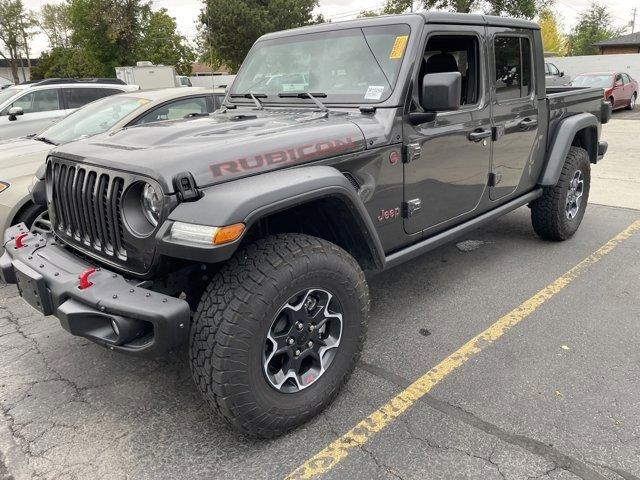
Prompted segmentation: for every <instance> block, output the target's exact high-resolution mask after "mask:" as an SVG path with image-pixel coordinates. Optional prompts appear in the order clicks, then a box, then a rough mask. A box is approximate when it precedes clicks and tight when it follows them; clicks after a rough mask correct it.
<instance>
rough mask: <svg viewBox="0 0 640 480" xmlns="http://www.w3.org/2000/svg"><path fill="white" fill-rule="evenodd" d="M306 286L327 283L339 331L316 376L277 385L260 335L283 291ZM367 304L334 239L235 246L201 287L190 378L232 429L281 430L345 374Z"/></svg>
mask: <svg viewBox="0 0 640 480" xmlns="http://www.w3.org/2000/svg"><path fill="white" fill-rule="evenodd" d="M307 288H322V289H326V290H329V291H331V292H332V294H333V295H334V296H335V297H336V298H337V299H338V301H339V303H340V305H341V309H342V311H343V322H342V325H343V326H342V338H341V341H340V345H339V347H338V349H337V352H336V354H335V357H333V361H332V362H331V363H330V364H329V366H328V368H327V369H326V371H325V372H324V374H322V375H321V376H319V377H318V378H317V380H316V381H315V383H313V384H311V385H309V386H308V387H306V388H305V389H302V390H299V391H297V392H295V393H283V392H282V391H279V390H277V389H276V388H274V387H273V386H272V385H271V384H270V383H269V382H268V380H267V376H266V374H265V372H264V370H263V358H264V357H263V351H264V346H265V341H266V335H267V332H268V331H269V329H270V328H271V325H272V323H273V321H274V318H275V316H276V314H277V313H278V312H279V311H280V309H281V308H282V306H283V305H285V304H286V303H287V301H288V299H289V298H291V296H292V295H295V294H296V292H299V291H302V290H304V289H307ZM368 311H369V290H368V285H367V282H366V279H365V276H364V273H363V272H362V270H361V269H360V266H359V265H358V263H357V262H356V260H355V259H354V258H353V257H352V256H351V255H349V254H348V253H347V252H345V251H344V250H343V249H341V248H340V247H338V246H336V245H334V244H332V243H330V242H327V241H325V240H322V239H319V238H316V237H312V236H308V235H301V234H283V235H274V236H269V237H266V238H264V239H261V240H258V241H256V242H255V243H252V244H250V245H248V246H246V247H245V248H243V249H242V250H240V251H238V252H237V253H236V254H235V255H234V257H233V258H231V259H230V260H229V261H228V262H227V264H226V265H225V266H224V267H222V269H221V270H220V272H219V273H217V274H216V275H215V277H214V278H213V279H212V281H211V283H210V284H209V285H208V287H207V288H206V290H205V291H204V293H203V295H202V299H201V301H200V304H199V305H198V309H197V312H196V314H195V317H194V321H193V324H192V327H191V338H190V344H189V357H190V365H191V371H192V375H193V378H194V381H195V383H196V385H197V386H198V389H199V390H200V392H201V393H202V395H203V396H204V398H205V400H206V401H207V403H208V404H209V406H210V407H211V408H212V409H213V410H214V411H215V412H216V413H218V414H219V415H221V416H222V417H224V418H225V419H226V420H227V421H228V422H229V423H230V424H231V425H232V426H233V427H234V428H235V429H237V430H239V431H240V432H242V433H244V434H246V435H248V436H252V437H260V438H272V437H276V436H279V435H282V434H284V433H286V432H287V431H289V430H291V429H293V428H295V427H297V426H299V425H301V424H302V423H304V422H306V421H308V420H309V419H311V418H313V417H314V416H315V415H317V414H318V413H319V412H320V411H321V410H322V409H323V408H325V407H326V406H327V405H328V404H329V403H330V402H331V401H332V400H333V399H334V398H335V397H336V395H337V394H338V392H339V390H340V388H341V387H342V385H343V384H344V383H345V382H346V381H347V380H348V378H349V376H350V375H351V373H352V371H353V369H354V367H355V365H356V363H357V361H358V359H359V356H360V352H361V350H362V346H363V343H364V339H365V334H366V323H367V315H368Z"/></svg>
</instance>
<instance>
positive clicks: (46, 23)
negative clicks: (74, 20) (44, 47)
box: [38, 3, 72, 48]
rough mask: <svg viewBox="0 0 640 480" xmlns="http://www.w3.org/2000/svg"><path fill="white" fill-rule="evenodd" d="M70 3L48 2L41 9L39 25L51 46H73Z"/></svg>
mask: <svg viewBox="0 0 640 480" xmlns="http://www.w3.org/2000/svg"><path fill="white" fill-rule="evenodd" d="M69 13H70V7H69V4H68V3H47V4H45V5H43V6H42V8H41V9H40V16H39V20H38V25H39V27H40V29H41V30H42V31H43V32H44V34H45V35H46V36H47V40H48V41H49V46H50V47H51V48H69V47H71V33H72V27H71V19H70V18H69Z"/></svg>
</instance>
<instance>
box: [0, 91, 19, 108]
mask: <svg viewBox="0 0 640 480" xmlns="http://www.w3.org/2000/svg"><path fill="white" fill-rule="evenodd" d="M22 91H23V90H22V89H20V88H11V87H9V88H6V89H4V90H0V105H2V104H3V103H4V102H6V101H7V100H9V99H10V98H11V97H13V96H14V95H15V94H16V93H19V92H22Z"/></svg>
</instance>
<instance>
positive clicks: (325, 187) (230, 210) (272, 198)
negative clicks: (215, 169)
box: [156, 166, 385, 269]
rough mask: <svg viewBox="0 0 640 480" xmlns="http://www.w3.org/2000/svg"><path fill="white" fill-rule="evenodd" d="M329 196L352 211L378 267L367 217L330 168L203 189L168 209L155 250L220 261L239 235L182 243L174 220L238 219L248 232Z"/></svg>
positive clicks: (380, 261)
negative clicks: (218, 241)
mask: <svg viewBox="0 0 640 480" xmlns="http://www.w3.org/2000/svg"><path fill="white" fill-rule="evenodd" d="M327 197H332V198H337V199H339V200H341V201H342V203H343V204H344V205H345V207H347V208H348V209H349V210H350V213H351V215H352V217H353V219H354V220H355V221H356V224H357V227H358V228H359V230H360V232H361V233H362V234H363V238H364V241H365V242H366V245H367V249H368V251H369V254H370V255H371V258H372V260H373V263H374V265H375V267H376V269H381V268H382V267H383V266H384V259H385V255H384V250H383V248H382V244H381V243H380V239H379V237H378V234H377V232H376V229H375V227H374V225H373V222H372V220H371V216H370V215H369V213H368V212H367V209H366V207H365V205H364V203H363V202H362V199H361V198H360V197H359V196H358V193H357V192H356V190H355V189H354V187H353V185H351V183H350V182H349V180H348V179H347V178H346V177H345V176H344V175H343V174H342V173H340V171H338V170H337V169H335V168H333V167H329V166H309V167H300V168H292V169H286V170H279V171H275V172H269V173H264V174H260V175H255V176H252V177H247V178H243V179H239V180H234V181H230V182H226V183H222V184H218V185H214V186H211V187H207V188H206V189H203V190H202V197H201V198H200V199H198V200H196V201H193V202H184V203H181V204H179V205H178V206H177V207H176V208H175V209H174V210H173V211H172V212H171V214H170V215H169V218H168V221H166V222H165V223H164V224H163V226H162V227H161V228H160V230H159V231H158V234H157V236H156V238H157V239H158V243H157V244H158V250H159V253H161V254H164V255H167V256H171V257H178V258H184V259H187V260H193V261H200V262H206V263H216V262H220V261H224V260H227V259H228V258H230V257H231V255H233V253H234V252H235V250H236V249H237V247H238V245H239V244H240V242H241V240H242V237H241V238H239V239H238V240H236V241H235V242H232V243H230V244H228V245H221V246H206V245H202V246H196V245H194V244H185V243H180V242H178V241H176V240H173V239H171V238H170V235H169V233H170V229H171V225H172V224H173V222H176V221H179V222H185V223H192V224H198V225H209V226H215V227H221V226H226V225H233V224H235V223H240V222H242V223H244V224H245V225H246V227H247V228H246V230H245V232H246V231H248V230H249V229H250V228H251V226H252V225H253V224H254V223H255V222H257V221H258V220H260V219H261V218H264V217H266V216H268V215H271V214H273V213H277V212H280V211H283V210H287V209H289V208H292V207H296V206H299V205H303V204H305V203H308V202H313V201H314V200H319V199H322V198H327Z"/></svg>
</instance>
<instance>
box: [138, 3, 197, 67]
mask: <svg viewBox="0 0 640 480" xmlns="http://www.w3.org/2000/svg"><path fill="white" fill-rule="evenodd" d="M137 55H138V59H139V60H150V61H152V62H153V63H156V64H159V63H161V64H164V65H174V66H175V67H176V72H177V73H178V74H179V75H189V74H190V73H191V63H192V62H193V61H194V60H195V57H196V56H195V53H194V51H193V48H191V47H190V46H189V44H188V43H187V40H186V39H185V38H184V37H183V36H182V35H180V34H179V33H178V30H177V25H176V21H175V20H174V19H173V18H172V17H171V16H169V14H168V12H167V10H166V9H164V8H162V9H160V10H158V11H156V12H152V13H151V15H150V16H149V18H148V20H147V22H146V25H145V27H144V32H143V35H142V38H141V40H140V45H139V50H138V54H137Z"/></svg>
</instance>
